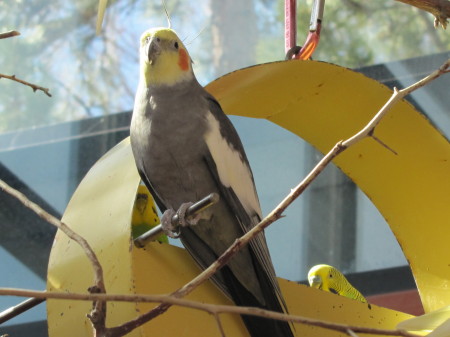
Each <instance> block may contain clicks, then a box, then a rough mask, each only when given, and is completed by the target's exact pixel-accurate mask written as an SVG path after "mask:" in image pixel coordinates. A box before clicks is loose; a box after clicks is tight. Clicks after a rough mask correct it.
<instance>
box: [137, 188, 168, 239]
mask: <svg viewBox="0 0 450 337" xmlns="http://www.w3.org/2000/svg"><path fill="white" fill-rule="evenodd" d="M159 222H160V221H159V217H158V213H157V212H156V206H155V202H154V201H153V198H152V196H151V194H150V192H149V191H148V189H147V187H145V186H144V185H139V187H138V191H137V194H136V199H135V201H134V207H133V215H132V217H131V233H132V236H133V239H136V238H137V237H139V236H141V235H142V234H144V233H145V232H147V231H148V230H150V229H152V228H153V227H155V226H157V225H158V224H159ZM158 242H159V243H168V242H169V240H168V238H167V236H166V235H164V234H161V235H160V236H159V237H158Z"/></svg>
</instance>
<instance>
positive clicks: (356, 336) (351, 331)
mask: <svg viewBox="0 0 450 337" xmlns="http://www.w3.org/2000/svg"><path fill="white" fill-rule="evenodd" d="M345 332H346V333H347V335H349V336H350V337H359V336H358V335H357V334H355V333H354V332H353V330H351V329H347V331H345Z"/></svg>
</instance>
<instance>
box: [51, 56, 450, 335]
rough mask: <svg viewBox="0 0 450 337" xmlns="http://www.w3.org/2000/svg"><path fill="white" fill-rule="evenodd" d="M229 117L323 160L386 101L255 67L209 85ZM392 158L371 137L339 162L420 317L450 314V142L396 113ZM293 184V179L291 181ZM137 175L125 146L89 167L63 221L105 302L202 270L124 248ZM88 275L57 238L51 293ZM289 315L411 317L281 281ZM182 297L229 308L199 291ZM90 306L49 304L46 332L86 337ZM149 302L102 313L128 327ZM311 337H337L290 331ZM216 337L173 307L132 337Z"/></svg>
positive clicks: (370, 87) (307, 65) (372, 88)
mask: <svg viewBox="0 0 450 337" xmlns="http://www.w3.org/2000/svg"><path fill="white" fill-rule="evenodd" d="M207 89H208V90H209V91H211V92H212V93H213V94H214V95H215V96H216V97H217V98H218V100H219V101H220V103H221V104H222V107H223V108H224V110H225V111H226V112H227V113H229V114H236V115H242V116H249V117H255V118H267V119H268V120H271V121H272V122H274V123H276V124H278V125H280V126H282V127H284V128H286V129H288V130H290V131H292V132H294V133H295V134H297V135H299V136H301V137H302V138H304V139H305V140H307V141H308V142H310V143H311V144H313V145H314V146H315V147H317V148H318V149H319V150H321V151H323V152H326V151H328V150H329V149H330V148H331V147H332V146H333V145H334V144H335V143H336V142H337V141H338V140H341V139H344V138H346V137H349V136H350V135H352V134H353V133H355V132H356V131H358V130H359V129H360V128H361V127H362V126H363V125H365V124H366V123H367V122H368V121H369V120H370V118H371V117H372V116H373V114H374V113H375V112H376V111H377V110H378V109H379V108H380V107H381V106H382V104H383V103H384V102H385V101H386V100H387V98H388V97H389V96H390V91H389V90H388V89H387V88H386V87H384V86H382V85H381V84H379V83H377V82H376V81H373V80H370V79H368V78H366V77H364V76H362V75H361V74H358V73H355V72H353V71H350V70H348V69H345V68H341V67H338V66H335V65H331V64H326V63H321V62H314V61H306V62H302V61H289V62H276V63H270V64H263V65H259V66H255V67H250V68H246V69H242V70H239V71H236V72H234V73H231V74H228V75H226V76H224V77H222V78H220V79H218V80H216V81H214V82H213V83H211V84H210V85H208V87H207ZM376 135H377V137H379V138H381V139H382V140H383V142H385V143H386V144H387V145H388V146H389V147H390V148H392V149H393V150H395V151H396V152H397V153H398V154H397V155H395V154H394V153H392V152H390V151H389V150H387V149H386V148H384V147H382V146H381V145H380V144H378V143H376V142H375V141H374V140H372V139H367V140H364V141H363V142H362V143H360V144H359V145H357V146H355V147H354V148H352V149H350V150H348V151H347V152H345V153H344V154H343V155H341V156H340V157H339V158H338V160H336V164H337V165H338V166H340V167H341V169H342V170H343V171H344V172H345V173H347V174H348V175H349V176H350V177H351V178H352V179H353V180H354V181H355V182H356V183H357V184H358V186H359V187H360V188H361V189H362V190H363V191H364V192H365V193H366V194H367V195H368V196H369V197H370V198H371V200H372V201H373V202H374V204H375V205H376V206H377V208H378V209H379V210H380V212H381V213H382V214H383V215H384V217H385V218H386V219H387V221H388V223H389V224H390V226H391V228H392V230H393V232H394V234H395V235H396V236H397V238H398V240H399V242H400V244H401V246H402V249H403V251H404V253H405V255H406V257H407V259H408V261H409V262H410V264H411V266H412V270H413V273H414V276H415V278H416V281H417V284H418V287H419V290H420V294H421V297H422V300H423V302H424V306H425V308H426V310H431V309H435V308H437V307H439V306H442V305H444V304H448V302H449V300H448V295H447V294H446V287H447V284H448V279H449V276H450V275H449V273H450V267H449V266H448V262H445V261H446V260H445V258H442V259H436V258H435V256H440V257H445V256H446V255H445V252H446V251H447V248H446V242H445V240H446V237H448V234H449V233H448V231H449V229H447V226H446V219H447V218H448V217H449V214H447V213H448V212H450V210H447V209H448V208H446V204H448V201H447V200H446V198H448V197H447V195H449V193H445V192H446V191H449V190H450V186H447V185H448V184H450V180H446V179H445V175H446V173H447V172H449V170H448V165H449V164H448V162H449V161H448V160H449V159H450V147H449V145H448V142H447V140H445V139H444V137H442V135H441V134H439V132H438V131H437V130H436V129H434V128H433V127H432V126H431V125H430V123H429V122H428V121H427V120H426V119H425V118H424V117H423V116H422V115H420V114H419V113H418V112H416V111H415V110H414V109H413V108H412V107H411V106H410V105H409V104H408V103H405V102H401V103H399V104H398V105H397V106H396V107H395V108H394V109H393V110H392V111H391V112H390V113H389V114H388V115H387V116H386V117H385V119H384V120H383V121H382V123H381V124H380V125H379V127H378V128H377V130H376ZM299 178H300V177H299ZM138 184H139V176H138V174H137V172H136V168H135V166H134V161H133V158H132V154H131V149H130V145H129V140H128V139H126V140H124V141H123V142H122V143H120V144H119V145H117V146H116V147H114V148H113V149H112V150H111V151H109V152H108V153H107V154H106V155H105V156H103V157H102V159H100V160H99V162H97V163H96V164H95V165H94V166H93V167H92V169H91V170H90V171H89V173H88V174H87V175H86V177H85V178H84V179H83V181H82V182H81V183H80V185H79V187H78V189H77V190H76V192H75V193H74V195H73V197H72V199H71V201H70V203H69V205H68V207H67V210H66V212H65V214H64V217H63V221H64V222H66V223H67V224H68V225H70V226H71V227H72V228H73V229H74V230H75V231H77V232H78V233H80V234H81V235H83V236H84V237H85V238H86V239H87V240H88V242H89V243H90V244H91V245H92V246H93V247H94V249H95V251H96V253H97V254H98V255H99V258H100V261H101V263H102V265H103V268H104V272H105V278H106V288H107V291H108V292H109V293H116V294H117V293H122V294H133V293H146V294H160V293H168V292H171V291H173V290H175V289H177V288H178V287H179V286H181V285H183V284H184V283H185V282H187V281H189V280H190V279H191V278H193V277H194V276H195V275H197V274H198V272H199V270H198V268H197V267H196V266H195V264H194V263H193V262H192V260H191V258H190V257H189V256H188V255H187V253H186V252H185V251H184V250H183V249H180V248H177V247H173V246H170V245H164V244H162V245H161V244H158V243H152V244H150V245H148V247H146V248H145V250H140V249H137V248H135V247H134V245H133V244H132V242H131V238H130V234H131V229H130V221H131V212H132V207H133V202H134V198H135V195H136V190H137V187H138ZM92 280H93V276H92V272H91V267H90V264H89V262H88V260H87V258H86V257H85V256H84V254H83V252H82V251H81V249H80V248H79V247H78V246H77V245H76V244H75V243H73V242H71V241H70V240H69V239H68V238H67V237H65V236H64V235H63V234H62V233H60V232H58V233H57V235H56V239H55V244H54V247H53V249H52V252H51V256H50V262H49V272H48V284H47V289H48V291H67V292H86V290H87V288H88V287H89V286H91V285H92ZM281 287H282V290H283V293H284V296H285V298H286V301H287V303H288V306H289V308H290V312H291V313H292V314H297V315H302V316H306V317H311V318H317V319H323V320H330V321H333V322H340V323H348V324H352V325H361V326H370V327H378V328H394V327H395V325H396V324H397V323H398V322H400V321H402V320H404V319H406V318H408V317H410V316H409V315H407V314H403V313H399V312H395V311H392V310H388V309H384V308H379V307H376V306H372V309H371V310H370V309H368V308H367V305H365V304H363V303H360V302H358V301H353V300H349V299H347V298H343V297H340V296H337V295H333V294H329V293H324V292H321V291H318V290H315V289H310V288H307V287H305V286H302V285H297V284H295V283H292V282H288V281H284V280H281ZM187 298H188V299H193V300H198V301H202V302H207V303H230V302H229V301H228V300H227V299H226V298H225V297H224V296H223V295H222V294H221V293H220V291H219V290H217V289H216V288H215V287H214V286H213V285H212V284H210V283H206V284H204V285H202V286H201V287H200V288H198V289H197V290H195V291H194V292H193V293H192V294H190V295H189V296H188V297H187ZM90 307H91V304H90V303H87V302H86V303H84V302H75V301H56V300H49V301H48V304H47V311H48V323H49V334H50V336H52V337H56V336H69V337H70V336H80V335H82V336H90V335H92V331H91V330H92V328H91V326H90V323H89V320H88V319H87V318H86V317H85V315H86V313H88V312H89V310H90ZM151 307H152V305H151V304H126V303H109V304H108V321H107V323H108V326H112V325H117V324H120V323H122V322H124V321H127V320H129V319H131V318H134V317H136V316H137V315H138V314H139V313H142V312H144V310H146V309H148V308H151ZM223 325H224V327H225V331H226V333H227V335H229V336H247V333H246V332H245V329H244V327H243V324H242V323H241V321H240V319H239V318H238V317H236V316H231V315H224V318H223ZM296 332H297V334H298V335H299V336H300V335H305V334H307V335H308V336H337V335H342V334H339V333H336V332H332V331H328V330H324V329H319V328H313V327H306V326H303V325H296ZM154 335H164V336H167V337H170V336H200V335H201V336H219V331H218V330H217V327H216V323H215V321H214V318H213V317H211V316H209V315H207V314H205V313H203V312H199V311H194V310H192V309H185V308H179V307H174V308H171V309H170V310H169V311H168V312H167V313H166V314H164V315H162V316H161V317H158V318H157V319H155V320H154V321H152V322H149V323H148V324H146V325H144V326H143V327H141V328H139V329H137V330H135V331H133V332H132V333H130V334H129V336H154Z"/></svg>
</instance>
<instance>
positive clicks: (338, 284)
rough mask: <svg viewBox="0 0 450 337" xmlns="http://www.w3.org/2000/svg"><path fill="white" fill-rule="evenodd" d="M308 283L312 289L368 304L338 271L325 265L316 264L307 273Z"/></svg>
mask: <svg viewBox="0 0 450 337" xmlns="http://www.w3.org/2000/svg"><path fill="white" fill-rule="evenodd" d="M308 282H309V285H310V286H311V287H313V288H317V289H321V290H324V291H328V292H331V293H334V294H337V295H341V296H345V297H348V298H351V299H354V300H358V301H361V302H363V303H368V302H367V300H366V299H365V297H364V296H363V295H362V294H361V293H360V292H359V291H358V290H357V289H356V288H354V287H353V286H352V285H351V284H350V282H348V280H347V279H346V278H345V276H344V275H343V274H342V273H341V272H340V271H339V270H337V269H336V268H334V267H332V266H329V265H327V264H318V265H316V266H314V267H312V268H311V269H310V270H309V273H308ZM369 308H370V304H369Z"/></svg>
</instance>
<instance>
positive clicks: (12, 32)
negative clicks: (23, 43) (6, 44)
mask: <svg viewBox="0 0 450 337" xmlns="http://www.w3.org/2000/svg"><path fill="white" fill-rule="evenodd" d="M17 35H20V32H18V31H17V30H10V31H9V32H4V33H0V39H7V38H9V37H14V36H17Z"/></svg>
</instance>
